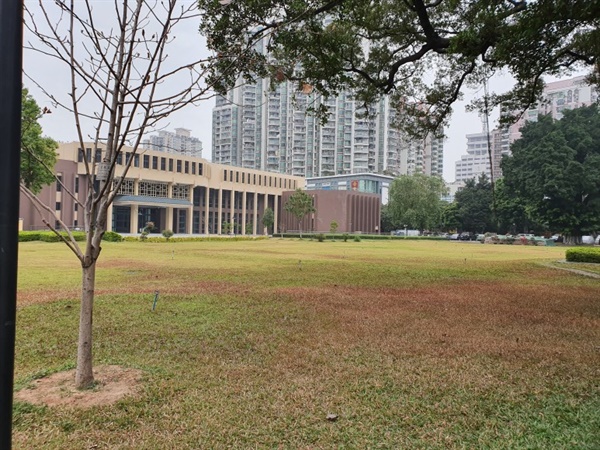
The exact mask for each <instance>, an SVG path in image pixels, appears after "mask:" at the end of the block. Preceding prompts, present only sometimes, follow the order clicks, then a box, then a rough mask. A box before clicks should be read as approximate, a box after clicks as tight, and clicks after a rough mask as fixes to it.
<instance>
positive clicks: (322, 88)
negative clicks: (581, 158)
mask: <svg viewBox="0 0 600 450" xmlns="http://www.w3.org/2000/svg"><path fill="white" fill-rule="evenodd" d="M199 3H200V7H201V9H202V12H203V24H202V25H201V31H202V32H203V34H204V35H205V36H206V37H207V42H208V46H209V48H210V49H212V50H213V51H214V52H215V53H216V54H217V55H218V57H219V64H217V65H216V66H215V67H214V72H213V78H214V79H215V80H218V81H215V83H214V84H215V85H216V86H217V87H218V88H220V89H221V91H224V90H225V89H226V88H227V87H229V86H232V85H233V84H235V83H236V82H238V81H239V80H238V76H239V75H240V74H242V75H245V76H248V77H254V76H260V77H266V76H270V77H271V79H273V80H274V81H283V80H291V81H294V82H297V83H298V87H299V89H302V90H303V91H306V90H308V91H312V90H313V89H314V90H316V91H317V92H319V93H322V94H324V95H334V94H336V93H337V92H339V91H340V90H341V89H343V88H353V92H355V95H356V96H357V98H359V99H361V100H364V101H365V104H367V105H368V104H370V103H371V102H373V100H374V99H376V98H377V97H378V96H379V95H381V94H388V95H390V96H391V97H392V98H393V99H395V101H396V103H397V105H398V106H399V107H402V108H404V109H405V110H408V114H403V115H402V117H403V121H404V125H405V127H404V128H405V129H407V130H410V131H412V132H415V130H425V131H430V130H432V129H438V128H439V126H440V124H443V123H444V122H445V121H446V119H447V118H448V116H449V114H450V113H451V111H452V104H453V103H454V102H455V101H456V100H457V99H459V98H460V95H461V94H460V91H461V88H462V87H463V86H465V85H467V86H468V85H480V83H481V82H482V81H483V80H484V79H486V78H488V77H490V76H491V75H492V74H494V73H496V72H500V71H502V72H509V73H510V74H511V75H512V76H514V78H515V79H516V82H517V83H516V86H515V88H514V89H513V90H512V91H511V92H510V93H508V94H506V95H498V96H492V98H491V103H492V105H493V104H500V103H502V104H503V105H504V107H505V109H506V110H507V111H516V110H521V111H522V110H524V109H525V108H526V107H527V106H528V105H529V104H531V103H532V102H535V100H536V99H537V98H538V97H539V96H540V94H541V92H542V89H543V81H542V76H543V75H544V74H550V75H557V74H559V73H561V72H563V71H565V70H568V69H570V68H573V67H587V68H589V69H590V72H591V75H590V78H591V79H595V81H598V78H599V77H598V70H599V69H598V65H597V64H596V63H597V61H598V59H597V58H598V54H599V53H600V27H599V25H600V1H599V0H537V1H527V0H476V1H468V2H467V1H460V0H434V1H429V2H427V1H425V0H377V1H365V0H312V1H310V2H304V1H297V0H254V1H237V0H221V1H215V0H200V2H199ZM265 49H266V50H268V52H269V56H266V55H265V52H264V50H265ZM240 57H241V60H242V61H244V63H243V64H238V65H237V66H236V67H237V70H232V62H233V61H238V62H239V61H240Z"/></svg>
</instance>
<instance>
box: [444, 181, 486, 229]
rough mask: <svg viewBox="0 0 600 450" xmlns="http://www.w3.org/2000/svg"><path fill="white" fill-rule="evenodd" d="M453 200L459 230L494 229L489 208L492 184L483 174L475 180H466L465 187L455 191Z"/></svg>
mask: <svg viewBox="0 0 600 450" xmlns="http://www.w3.org/2000/svg"><path fill="white" fill-rule="evenodd" d="M454 202H455V203H456V211H455V214H456V215H455V217H456V218H457V219H458V222H459V224H460V225H459V226H460V228H461V230H463V231H472V232H474V233H483V232H485V231H493V230H495V229H496V224H495V223H494V219H493V217H492V209H491V206H492V185H491V183H490V179H489V178H488V177H487V176H486V175H485V174H482V175H480V176H479V178H478V179H477V180H475V179H474V178H473V179H471V180H467V181H466V182H465V187H464V188H462V189H461V190H460V191H458V192H457V193H456V195H455V197H454Z"/></svg>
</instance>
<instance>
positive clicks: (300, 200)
mask: <svg viewBox="0 0 600 450" xmlns="http://www.w3.org/2000/svg"><path fill="white" fill-rule="evenodd" d="M284 209H285V210H286V211H287V212H289V213H290V214H291V215H292V216H294V217H295V218H296V219H298V230H299V231H300V239H302V219H303V218H304V216H306V215H307V214H308V213H311V212H315V211H316V209H315V207H314V205H313V198H312V197H311V196H310V195H308V194H307V193H306V192H304V191H303V190H302V189H299V188H298V189H296V192H294V193H293V194H292V195H291V196H290V197H289V198H288V201H287V202H286V204H285V206H284Z"/></svg>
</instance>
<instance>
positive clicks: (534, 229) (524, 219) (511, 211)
mask: <svg viewBox="0 0 600 450" xmlns="http://www.w3.org/2000/svg"><path fill="white" fill-rule="evenodd" d="M530 209H531V208H530V207H529V206H528V205H527V204H526V203H525V202H523V200H522V199H521V198H519V197H517V196H516V195H515V194H514V193H511V192H509V190H508V188H507V187H506V185H505V183H504V178H500V179H499V180H498V182H497V183H496V216H497V218H498V231H500V232H502V233H510V234H516V233H534V234H536V235H537V234H542V233H543V232H544V231H547V227H546V226H544V225H543V224H540V223H539V222H536V221H535V220H533V219H532V215H531V213H530Z"/></svg>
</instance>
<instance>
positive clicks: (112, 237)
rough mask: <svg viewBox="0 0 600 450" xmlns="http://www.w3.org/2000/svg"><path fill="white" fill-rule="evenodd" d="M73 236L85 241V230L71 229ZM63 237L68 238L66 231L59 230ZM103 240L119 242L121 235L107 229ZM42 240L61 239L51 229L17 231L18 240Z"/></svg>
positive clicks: (121, 238)
mask: <svg viewBox="0 0 600 450" xmlns="http://www.w3.org/2000/svg"><path fill="white" fill-rule="evenodd" d="M71 234H72V235H73V238H74V239H75V240H76V241H78V242H83V241H85V238H86V235H85V231H72V232H71ZM61 235H63V236H64V237H65V238H68V236H67V233H65V232H64V231H63V232H61ZM102 240H103V241H110V242H121V241H122V240H123V236H121V235H120V234H119V233H115V232H114V231H107V232H106V233H104V236H103V237H102ZM29 241H42V242H60V241H61V239H60V238H59V237H58V236H57V235H56V233H54V232H52V231H19V242H29Z"/></svg>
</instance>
